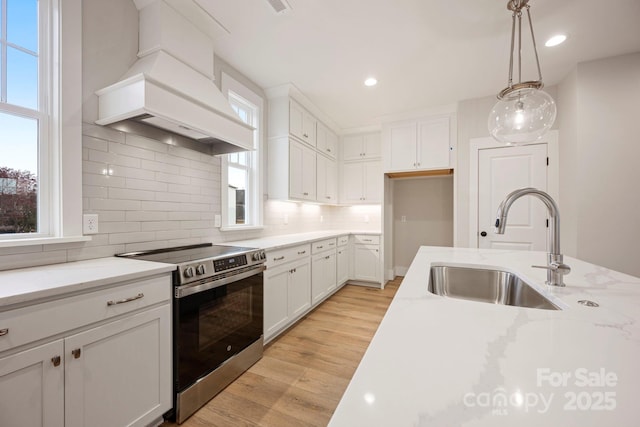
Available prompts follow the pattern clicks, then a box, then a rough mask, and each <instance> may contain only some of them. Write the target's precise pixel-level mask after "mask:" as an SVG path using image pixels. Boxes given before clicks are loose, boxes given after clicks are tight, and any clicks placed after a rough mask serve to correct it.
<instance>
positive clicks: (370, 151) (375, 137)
mask: <svg viewBox="0 0 640 427" xmlns="http://www.w3.org/2000/svg"><path fill="white" fill-rule="evenodd" d="M362 143H363V153H364V156H363V157H364V158H367V159H374V158H379V157H380V155H381V154H382V138H381V136H380V133H370V134H367V135H364V137H363V142H362Z"/></svg>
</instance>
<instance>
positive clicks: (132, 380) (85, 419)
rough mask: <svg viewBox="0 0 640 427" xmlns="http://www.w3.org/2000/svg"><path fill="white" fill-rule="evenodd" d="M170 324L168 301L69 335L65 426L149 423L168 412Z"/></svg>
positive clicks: (66, 364) (106, 426) (67, 340)
mask: <svg viewBox="0 0 640 427" xmlns="http://www.w3.org/2000/svg"><path fill="white" fill-rule="evenodd" d="M170 328H171V311H170V309H169V305H168V304H166V305H165V306H164V307H157V308H154V309H151V310H147V311H144V312H142V313H138V314H136V315H133V316H129V317H126V318H124V319H121V320H117V321H114V322H111V323H107V324H106V325H102V326H99V327H96V328H93V329H90V330H88V331H85V332H81V333H79V334H76V335H72V336H70V337H68V338H65V342H64V346H65V351H66V353H65V358H64V359H65V362H64V363H65V375H66V378H65V393H64V395H65V403H66V405H65V426H66V427H76V426H77V427H82V426H89V425H90V426H96V427H99V426H104V427H109V426H114V425H119V426H125V425H126V426H128V425H148V424H149V423H150V422H152V421H154V419H156V418H157V417H158V414H162V413H163V412H164V411H165V410H166V407H167V402H166V397H165V395H164V392H163V390H171V387H172V382H171V376H170V375H168V374H167V373H168V372H170V366H171V350H170V349H171V342H170V335H169V334H166V333H163V331H168V330H169V329H170ZM169 404H170V402H169Z"/></svg>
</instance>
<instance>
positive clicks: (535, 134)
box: [488, 88, 557, 144]
mask: <svg viewBox="0 0 640 427" xmlns="http://www.w3.org/2000/svg"><path fill="white" fill-rule="evenodd" d="M556 112H557V111H556V103H555V102H554V101H553V98H551V96H550V95H549V94H548V93H546V92H545V91H543V90H540V89H535V88H524V89H518V90H515V91H513V92H511V93H509V94H508V95H505V96H504V97H503V98H502V99H500V100H499V101H498V102H497V103H496V104H495V105H494V106H493V109H492V110H491V113H489V120H488V126H489V133H490V134H491V136H492V137H493V138H495V139H496V140H498V141H500V142H505V143H508V144H523V143H527V142H533V141H537V140H539V139H540V138H542V136H543V135H544V134H545V133H546V132H547V131H548V130H549V129H550V128H551V126H552V125H553V122H554V121H555V119H556Z"/></svg>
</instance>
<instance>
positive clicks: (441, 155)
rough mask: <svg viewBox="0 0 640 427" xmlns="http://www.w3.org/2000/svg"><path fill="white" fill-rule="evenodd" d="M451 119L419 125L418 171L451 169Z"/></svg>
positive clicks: (446, 118)
mask: <svg viewBox="0 0 640 427" xmlns="http://www.w3.org/2000/svg"><path fill="white" fill-rule="evenodd" d="M449 139H450V138H449V118H448V117H443V118H439V119H433V120H427V121H423V122H420V123H418V156H417V158H418V162H417V168H418V169H447V168H448V167H449V153H450V149H449V145H450V141H449Z"/></svg>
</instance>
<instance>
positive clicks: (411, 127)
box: [387, 122, 417, 171]
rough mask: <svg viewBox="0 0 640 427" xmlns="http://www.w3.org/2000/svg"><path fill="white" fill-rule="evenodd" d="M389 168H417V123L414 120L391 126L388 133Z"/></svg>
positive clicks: (397, 169)
mask: <svg viewBox="0 0 640 427" xmlns="http://www.w3.org/2000/svg"><path fill="white" fill-rule="evenodd" d="M387 138H389V141H388V147H389V148H388V153H387V155H388V158H389V168H388V169H389V170H391V171H402V170H409V169H415V168H416V167H417V160H416V139H417V135H416V125H415V123H414V122H412V123H405V124H397V125H391V126H389V130H388V133H387Z"/></svg>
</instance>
